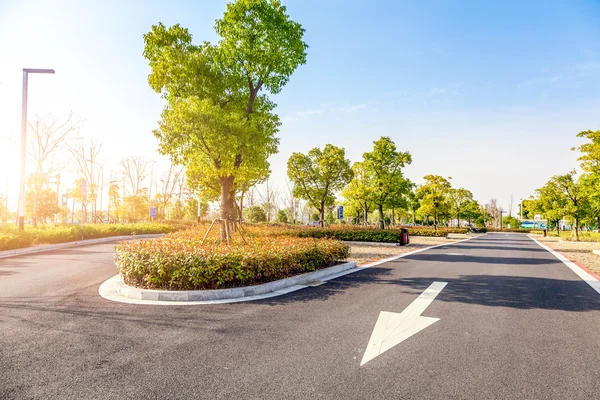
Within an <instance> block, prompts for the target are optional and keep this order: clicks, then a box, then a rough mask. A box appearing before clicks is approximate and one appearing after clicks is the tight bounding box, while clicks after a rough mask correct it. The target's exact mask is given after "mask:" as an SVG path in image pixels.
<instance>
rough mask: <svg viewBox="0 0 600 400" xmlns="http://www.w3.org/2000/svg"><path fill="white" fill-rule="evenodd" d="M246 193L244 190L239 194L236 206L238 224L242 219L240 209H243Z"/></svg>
mask: <svg viewBox="0 0 600 400" xmlns="http://www.w3.org/2000/svg"><path fill="white" fill-rule="evenodd" d="M245 194H246V192H242V194H241V195H240V206H239V208H238V220H239V221H240V224H241V223H242V222H243V221H244V218H243V217H242V211H244V195H245Z"/></svg>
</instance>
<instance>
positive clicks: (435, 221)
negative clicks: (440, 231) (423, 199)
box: [433, 214, 438, 231]
mask: <svg viewBox="0 0 600 400" xmlns="http://www.w3.org/2000/svg"><path fill="white" fill-rule="evenodd" d="M437 225H438V220H437V214H434V215H433V230H434V231H437Z"/></svg>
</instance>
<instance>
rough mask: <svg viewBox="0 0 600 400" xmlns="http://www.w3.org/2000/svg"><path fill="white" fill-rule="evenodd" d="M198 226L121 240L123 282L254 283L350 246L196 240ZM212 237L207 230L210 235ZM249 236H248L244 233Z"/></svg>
mask: <svg viewBox="0 0 600 400" xmlns="http://www.w3.org/2000/svg"><path fill="white" fill-rule="evenodd" d="M203 234H204V231H203V230H202V229H201V228H197V229H190V230H187V231H184V232H177V233H173V234H169V235H167V236H164V237H162V238H159V239H152V240H136V241H129V242H124V243H121V244H120V245H119V246H117V248H116V252H117V255H116V258H115V262H116V264H117V266H118V267H119V269H120V272H121V275H122V276H123V279H124V281H125V283H127V284H129V285H132V286H136V287H142V288H150V289H168V290H197V289H219V288H229V287H236V286H246V285H253V284H259V283H262V282H268V281H273V280H277V279H282V278H286V277H290V276H293V275H296V274H300V273H304V272H309V271H314V270H317V269H321V268H326V267H329V266H332V265H334V264H335V263H336V262H338V261H342V260H345V259H346V258H347V257H348V254H349V251H350V250H349V247H348V246H347V245H345V244H343V243H341V242H338V241H335V240H329V239H315V238H300V237H293V236H282V235H280V236H270V237H267V236H254V237H248V238H247V241H248V243H247V244H244V243H242V242H240V241H236V242H235V243H233V244H231V245H229V246H228V245H226V244H219V243H218V242H217V241H216V240H212V239H214V238H211V240H209V241H207V242H206V243H205V244H201V243H200V238H201V237H202V236H203ZM211 236H212V235H211ZM249 236H252V235H249Z"/></svg>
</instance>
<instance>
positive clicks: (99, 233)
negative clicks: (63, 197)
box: [0, 223, 180, 251]
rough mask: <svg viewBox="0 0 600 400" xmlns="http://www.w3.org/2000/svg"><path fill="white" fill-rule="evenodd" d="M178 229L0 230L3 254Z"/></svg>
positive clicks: (161, 226)
mask: <svg viewBox="0 0 600 400" xmlns="http://www.w3.org/2000/svg"><path fill="white" fill-rule="evenodd" d="M177 229H180V227H179V226H176V225H167V224H154V223H142V224H97V225H46V226H40V227H39V228H33V227H29V226H27V227H25V230H24V231H21V232H20V231H19V230H18V229H17V227H15V226H13V225H10V226H2V227H0V251H2V250H13V249H20V248H24V247H30V246H35V245H40V244H55V243H65V242H73V241H78V240H85V239H97V238H103V237H111V236H126V235H145V234H152V233H168V232H173V231H175V230H177Z"/></svg>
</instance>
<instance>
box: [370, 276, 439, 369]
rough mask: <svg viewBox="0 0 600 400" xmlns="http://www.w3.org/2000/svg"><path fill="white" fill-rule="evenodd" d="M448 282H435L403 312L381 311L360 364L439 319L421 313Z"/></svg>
mask: <svg viewBox="0 0 600 400" xmlns="http://www.w3.org/2000/svg"><path fill="white" fill-rule="evenodd" d="M447 284H448V283H447V282H433V283H432V284H431V285H430V286H429V287H428V288H427V289H426V290H425V291H424V292H423V293H421V294H420V295H419V297H417V298H416V299H415V300H414V301H413V302H412V303H410V305H409V306H408V307H406V308H405V309H404V311H402V312H401V313H394V312H388V311H382V312H381V313H379V318H377V322H376V323H375V328H373V333H372V334H371V338H370V339H369V344H368V345H367V348H366V349H365V354H364V355H363V358H362V361H361V362H360V365H365V364H366V363H368V362H369V361H371V360H372V359H374V358H375V357H377V356H378V355H380V354H382V353H384V352H386V351H388V350H389V349H391V348H392V347H394V346H396V345H397V344H400V343H401V342H403V341H404V340H406V339H408V338H409V337H411V336H412V335H414V334H415V333H418V332H420V331H422V330H423V329H425V328H427V327H428V326H430V325H431V324H433V323H435V322H437V321H439V318H431V317H423V316H421V314H422V313H423V312H424V311H425V309H426V308H427V307H429V305H430V304H431V302H433V300H435V298H436V297H437V295H438V294H439V293H440V292H441V291H442V289H444V287H446V285H447Z"/></svg>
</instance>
